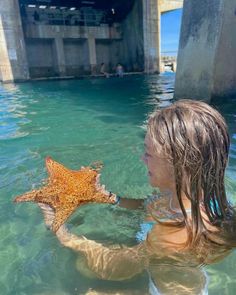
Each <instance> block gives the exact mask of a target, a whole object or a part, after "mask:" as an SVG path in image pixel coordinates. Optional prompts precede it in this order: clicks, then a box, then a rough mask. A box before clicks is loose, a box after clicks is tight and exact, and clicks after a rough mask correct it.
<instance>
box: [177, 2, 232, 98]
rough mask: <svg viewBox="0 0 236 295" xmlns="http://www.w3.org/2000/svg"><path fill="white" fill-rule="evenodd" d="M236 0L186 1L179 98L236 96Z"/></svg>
mask: <svg viewBox="0 0 236 295" xmlns="http://www.w3.org/2000/svg"><path fill="white" fill-rule="evenodd" d="M235 31H236V0H217V1H212V0H198V1H195V0H186V1H185V2H184V10H183V20H182V28H181V36H180V45H179V54H178V61H177V74H176V85H175V98H177V99H178V98H193V99H201V100H206V101H210V100H211V99H213V98H214V97H227V96H231V95H236V70H235V69H236V54H235V52H236V36H235V34H233V33H232V32H235Z"/></svg>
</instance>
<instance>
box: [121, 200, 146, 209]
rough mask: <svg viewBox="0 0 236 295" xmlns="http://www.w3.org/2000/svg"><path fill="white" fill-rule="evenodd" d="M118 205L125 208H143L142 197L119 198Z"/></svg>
mask: <svg viewBox="0 0 236 295" xmlns="http://www.w3.org/2000/svg"><path fill="white" fill-rule="evenodd" d="M118 206H120V207H122V208H126V209H132V210H136V209H144V199H140V200H137V199H126V198H120V199H119V202H118Z"/></svg>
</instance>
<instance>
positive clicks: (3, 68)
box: [0, 0, 29, 82]
mask: <svg viewBox="0 0 236 295" xmlns="http://www.w3.org/2000/svg"><path fill="white" fill-rule="evenodd" d="M0 73H1V75H0V78H1V80H2V81H3V82H12V81H25V80H28V79H29V71H28V63H27V59H26V51H25V41H24V36H23V30H22V23H21V17H20V10H19V3H18V0H8V1H0Z"/></svg>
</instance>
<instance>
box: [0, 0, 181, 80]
mask: <svg viewBox="0 0 236 295" xmlns="http://www.w3.org/2000/svg"><path fill="white" fill-rule="evenodd" d="M182 5H183V1H180V0H129V1H127V0H110V1H107V0H93V1H80V0H77V1H76V0H7V1H0V80H1V81H3V82H11V81H25V80H28V79H30V78H37V77H51V76H58V77H66V76H80V75H85V74H88V75H90V74H99V71H100V65H101V63H105V65H106V67H107V71H112V70H114V68H115V66H116V64H117V63H122V64H123V65H124V67H125V69H126V71H129V72H132V71H134V72H137V71H139V72H146V73H155V72H160V71H161V56H160V25H161V24H160V18H161V14H162V13H165V12H168V11H171V10H175V9H178V8H181V7H182Z"/></svg>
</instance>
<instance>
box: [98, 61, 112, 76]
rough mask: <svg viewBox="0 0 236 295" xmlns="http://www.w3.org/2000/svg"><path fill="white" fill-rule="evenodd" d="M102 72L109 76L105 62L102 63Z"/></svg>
mask: <svg viewBox="0 0 236 295" xmlns="http://www.w3.org/2000/svg"><path fill="white" fill-rule="evenodd" d="M100 73H101V74H102V75H104V76H105V77H106V78H109V77H110V76H109V74H108V73H107V72H106V65H105V63H104V62H103V63H101V68H100Z"/></svg>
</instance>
